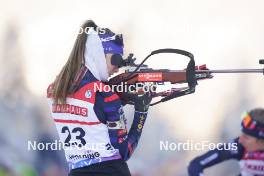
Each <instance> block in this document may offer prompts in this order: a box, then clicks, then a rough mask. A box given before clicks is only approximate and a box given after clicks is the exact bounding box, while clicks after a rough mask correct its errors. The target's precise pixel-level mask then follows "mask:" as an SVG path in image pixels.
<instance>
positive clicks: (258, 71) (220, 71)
mask: <svg viewBox="0 0 264 176" xmlns="http://www.w3.org/2000/svg"><path fill="white" fill-rule="evenodd" d="M195 72H196V73H263V74H264V69H222V70H195Z"/></svg>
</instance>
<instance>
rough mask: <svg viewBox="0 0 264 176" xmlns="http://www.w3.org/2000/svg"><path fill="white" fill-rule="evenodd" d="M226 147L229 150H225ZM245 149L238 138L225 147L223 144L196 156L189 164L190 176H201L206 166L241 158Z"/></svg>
mask: <svg viewBox="0 0 264 176" xmlns="http://www.w3.org/2000/svg"><path fill="white" fill-rule="evenodd" d="M220 148H221V149H223V150H221V149H220ZM224 148H226V149H228V150H224ZM243 150H244V148H243V146H242V145H241V144H240V143H239V142H238V138H236V139H234V140H233V141H232V142H230V143H227V144H226V146H225V147H224V146H223V145H222V147H219V149H214V150H211V151H209V152H207V153H205V154H203V155H201V156H199V157H196V158H194V159H193V160H192V161H191V162H190V164H189V166H188V173H189V176H201V175H202V173H203V170H204V169H205V168H207V167H210V166H213V165H215V164H218V163H220V162H222V161H225V160H229V159H237V160H240V159H241V157H242V155H243Z"/></svg>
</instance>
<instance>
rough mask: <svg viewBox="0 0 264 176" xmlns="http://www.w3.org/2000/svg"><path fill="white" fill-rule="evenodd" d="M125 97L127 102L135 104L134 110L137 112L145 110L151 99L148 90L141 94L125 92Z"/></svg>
mask: <svg viewBox="0 0 264 176" xmlns="http://www.w3.org/2000/svg"><path fill="white" fill-rule="evenodd" d="M125 97H126V99H127V100H128V101H129V102H133V104H134V106H135V110H136V111H139V112H147V111H148V108H149V105H150V102H151V100H152V96H151V93H150V92H146V93H144V94H142V95H137V94H133V93H126V94H125Z"/></svg>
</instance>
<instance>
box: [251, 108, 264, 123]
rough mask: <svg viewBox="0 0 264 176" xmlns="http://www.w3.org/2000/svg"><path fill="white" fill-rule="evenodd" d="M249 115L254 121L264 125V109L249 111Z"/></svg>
mask: <svg viewBox="0 0 264 176" xmlns="http://www.w3.org/2000/svg"><path fill="white" fill-rule="evenodd" d="M249 115H250V116H251V117H252V119H253V120H256V121H258V122H260V123H262V124H264V109H263V108H255V109H252V110H250V111H249Z"/></svg>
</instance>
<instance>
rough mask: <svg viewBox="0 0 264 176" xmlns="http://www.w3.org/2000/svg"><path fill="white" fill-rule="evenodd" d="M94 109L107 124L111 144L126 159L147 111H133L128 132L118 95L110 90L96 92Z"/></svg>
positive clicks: (138, 137)
mask: <svg viewBox="0 0 264 176" xmlns="http://www.w3.org/2000/svg"><path fill="white" fill-rule="evenodd" d="M94 110H95V112H96V114H97V116H98V118H99V119H100V121H101V122H102V123H105V124H106V125H107V126H108V132H109V137H110V141H111V144H112V145H113V146H114V147H115V148H117V149H119V152H120V154H121V156H122V158H123V159H124V160H128V159H129V158H130V157H131V155H132V153H133V151H134V150H135V148H136V147H137V144H138V142H139V139H140V136H141V133H142V129H143V126H144V123H145V120H146V117H147V112H140V111H135V113H134V119H133V122H132V125H131V128H130V130H129V132H128V131H127V128H126V119H125V117H124V112H123V109H122V105H121V101H120V99H119V97H118V96H117V95H116V94H115V93H112V92H98V93H97V96H96V102H95V107H94Z"/></svg>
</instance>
